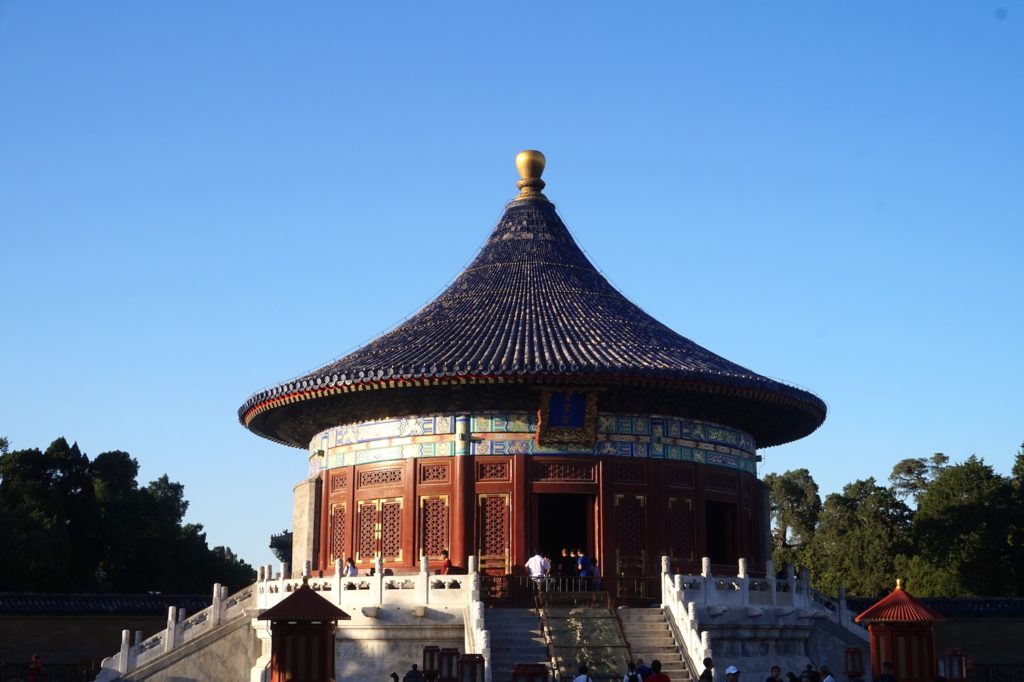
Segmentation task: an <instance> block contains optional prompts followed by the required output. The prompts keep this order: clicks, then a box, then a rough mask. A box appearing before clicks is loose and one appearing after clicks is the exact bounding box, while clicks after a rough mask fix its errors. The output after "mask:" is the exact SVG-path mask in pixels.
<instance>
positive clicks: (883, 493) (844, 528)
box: [805, 478, 911, 597]
mask: <svg viewBox="0 0 1024 682" xmlns="http://www.w3.org/2000/svg"><path fill="white" fill-rule="evenodd" d="M910 519H911V512H910V509H909V508H908V507H907V505H906V504H904V503H903V502H902V501H901V500H900V499H899V498H898V496H897V495H896V493H895V492H894V491H893V489H892V488H883V487H881V486H879V485H877V483H876V482H875V479H874V478H869V479H867V480H861V481H854V482H853V483H850V484H848V485H846V486H845V487H844V488H843V492H842V493H833V494H831V495H829V496H828V497H826V498H825V503H824V505H823V506H822V509H821V514H820V516H819V523H818V528H817V530H816V532H815V533H814V537H813V539H812V541H811V543H810V545H809V546H808V548H807V552H806V553H805V561H806V564H807V566H808V567H809V568H810V569H811V577H812V580H813V581H814V586H815V588H816V589H818V590H820V591H822V592H825V593H827V594H831V595H833V596H835V595H837V594H838V592H839V587H840V586H843V587H846V589H847V593H848V594H849V595H850V596H857V597H875V596H878V595H880V594H883V593H885V592H886V591H887V590H891V589H892V587H893V585H894V584H895V578H896V575H897V567H898V566H899V565H901V563H902V562H903V557H904V556H905V554H906V552H907V551H908V549H909V539H910V538H909V531H910V524H911V520H910Z"/></svg>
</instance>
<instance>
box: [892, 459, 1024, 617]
mask: <svg viewBox="0 0 1024 682" xmlns="http://www.w3.org/2000/svg"><path fill="white" fill-rule="evenodd" d="M1020 519H1021V507H1020V503H1019V500H1015V495H1014V488H1013V486H1012V485H1011V482H1010V479H1008V478H1004V477H1003V476H1000V475H998V474H996V473H995V472H994V471H993V470H992V467H990V466H988V465H987V464H985V462H984V460H982V459H979V458H978V457H975V456H974V455H972V456H971V457H969V458H968V459H967V461H965V462H963V463H962V464H956V465H953V466H948V467H945V468H943V469H942V471H940V472H939V474H938V475H937V476H936V477H935V479H934V480H933V481H932V482H931V484H930V485H929V486H928V487H927V489H926V490H925V491H924V492H923V493H922V494H921V496H920V498H919V500H918V506H917V512H916V513H915V515H914V526H913V532H914V544H915V547H916V550H917V551H916V555H915V557H914V558H913V560H912V561H910V562H909V563H908V566H907V578H908V587H910V588H911V589H912V590H913V591H914V593H915V594H916V595H920V596H927V597H973V596H992V597H994V596H1004V595H1007V594H1014V593H1015V591H1016V589H1017V585H1018V582H1019V579H1020V572H1021V571H1022V570H1024V569H1022V568H1021V567H1020V566H1019V565H1015V563H1014V561H1015V558H1016V557H1017V556H1018V554H1016V552H1019V548H1015V547H1014V544H1013V543H1014V539H1013V535H1014V534H1013V532H1012V529H1013V528H1014V527H1015V526H1019V524H1020Z"/></svg>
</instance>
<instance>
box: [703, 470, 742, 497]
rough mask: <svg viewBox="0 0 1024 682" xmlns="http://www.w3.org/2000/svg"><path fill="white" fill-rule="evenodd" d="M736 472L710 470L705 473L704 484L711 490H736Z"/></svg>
mask: <svg viewBox="0 0 1024 682" xmlns="http://www.w3.org/2000/svg"><path fill="white" fill-rule="evenodd" d="M736 483H737V481H736V474H726V473H718V472H716V471H709V472H707V473H706V474H704V485H705V486H706V487H707V488H709V489H711V490H724V491H727V492H736Z"/></svg>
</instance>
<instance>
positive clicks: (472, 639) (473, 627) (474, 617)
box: [465, 556, 492, 682]
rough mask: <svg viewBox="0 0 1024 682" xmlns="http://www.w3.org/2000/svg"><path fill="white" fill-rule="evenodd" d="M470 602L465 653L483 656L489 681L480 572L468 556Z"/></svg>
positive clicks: (488, 646) (487, 634)
mask: <svg viewBox="0 0 1024 682" xmlns="http://www.w3.org/2000/svg"><path fill="white" fill-rule="evenodd" d="M466 577H468V578H470V579H471V580H470V586H469V589H470V594H469V598H470V602H469V604H467V605H466V611H465V631H466V641H465V645H466V653H467V654H481V655H482V656H483V657H484V682H491V679H492V671H491V633H490V631H489V630H487V629H486V623H485V621H484V603H483V602H482V601H481V600H480V573H479V571H478V570H477V559H476V557H475V556H471V557H469V575H468V576H466Z"/></svg>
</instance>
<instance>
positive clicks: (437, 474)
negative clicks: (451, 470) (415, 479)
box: [420, 464, 448, 483]
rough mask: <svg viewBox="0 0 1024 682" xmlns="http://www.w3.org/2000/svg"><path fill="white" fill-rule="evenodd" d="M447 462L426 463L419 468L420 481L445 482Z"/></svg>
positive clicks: (446, 478) (446, 479)
mask: <svg viewBox="0 0 1024 682" xmlns="http://www.w3.org/2000/svg"><path fill="white" fill-rule="evenodd" d="M447 482H448V465H447V464H428V465H425V466H424V467H422V468H421V469H420V483H447Z"/></svg>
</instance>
